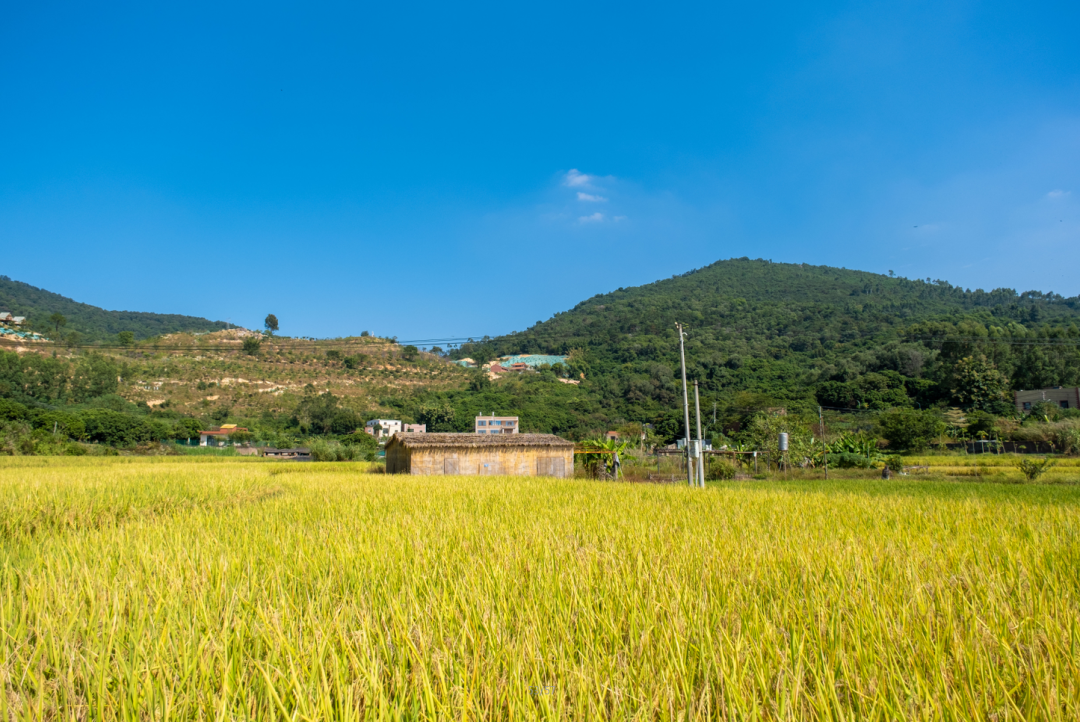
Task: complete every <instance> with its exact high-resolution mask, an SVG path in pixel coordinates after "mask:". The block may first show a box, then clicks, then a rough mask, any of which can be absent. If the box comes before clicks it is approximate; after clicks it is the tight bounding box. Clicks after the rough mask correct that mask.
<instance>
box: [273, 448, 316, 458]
mask: <svg viewBox="0 0 1080 722" xmlns="http://www.w3.org/2000/svg"><path fill="white" fill-rule="evenodd" d="M262 455H263V456H264V457H266V458H267V459H278V460H281V461H311V449H307V448H300V447H297V448H295V449H262Z"/></svg>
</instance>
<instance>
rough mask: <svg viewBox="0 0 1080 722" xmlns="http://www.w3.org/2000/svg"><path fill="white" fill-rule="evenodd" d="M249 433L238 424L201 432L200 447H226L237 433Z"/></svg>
mask: <svg viewBox="0 0 1080 722" xmlns="http://www.w3.org/2000/svg"><path fill="white" fill-rule="evenodd" d="M238 432H243V433H247V432H248V430H247V429H245V428H244V427H243V426H237V425H236V424H222V425H221V426H219V427H217V428H216V429H210V430H208V431H200V432H199V446H224V445H225V444H226V442H228V441H229V437H230V436H232V435H233V434H235V433H238Z"/></svg>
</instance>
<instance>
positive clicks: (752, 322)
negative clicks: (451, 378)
mask: <svg viewBox="0 0 1080 722" xmlns="http://www.w3.org/2000/svg"><path fill="white" fill-rule="evenodd" d="M676 322H681V323H683V324H684V325H685V327H686V329H687V339H686V362H687V373H688V375H689V377H690V378H691V379H697V380H699V381H700V382H701V385H702V392H703V394H704V399H703V404H704V405H705V406H706V408H708V409H709V410H710V411H711V409H712V406H713V403H714V402H716V403H717V404H718V405H719V407H720V408H721V409H723V408H728V409H735V408H741V407H747V406H753V407H758V408H760V407H767V406H779V405H783V406H787V407H789V408H790V407H795V408H806V409H809V408H812V407H813V406H816V405H817V404H819V403H820V404H822V405H825V406H832V407H841V408H887V407H892V406H905V405H916V404H917V405H919V406H922V407H923V408H925V407H926V406H928V405H959V406H966V407H969V408H971V407H980V406H981V407H985V408H990V406H991V405H992V403H993V404H996V408H997V409H998V410H999V411H1000V412H1004V411H1005V410H1007V407H1008V404H1007V403H1006V399H1007V394H1005V393H1002V392H1003V391H1007V389H1008V388H1009V387H1011V388H1038V387H1043V386H1055V385H1073V384H1077V383H1080V354H1078V352H1077V345H1076V344H1077V342H1080V330H1078V328H1077V326H1078V324H1080V298H1063V297H1061V296H1059V295H1056V294H1052V293H1050V294H1044V293H1041V292H1037V291H1028V292H1026V293H1022V294H1018V293H1017V292H1016V291H1013V290H1011V289H996V290H993V291H989V292H988V291H983V290H981V289H980V290H975V291H971V290H965V289H963V288H959V287H956V286H952V285H950V284H949V283H947V282H945V281H941V280H930V279H925V280H921V279H920V280H910V279H905V278H894V277H890V276H884V275H879V274H874V273H866V272H861V271H851V270H847V269H842V268H830V267H827V266H810V265H805V264H781V263H772V262H770V261H764V260H750V259H747V258H741V259H732V260H727V261H719V262H717V263H714V264H712V265H710V266H708V267H705V268H702V269H698V270H695V271H691V272H689V273H686V274H683V275H681V276H675V277H672V278H670V279H666V280H663V281H657V282H655V283H651V284H648V285H645V286H639V287H635V288H620V289H618V290H617V291H614V292H612V293H607V294H603V295H599V296H595V297H593V298H590V299H588V300H586V301H583V302H582V303H580V304H578V305H577V306H576V307H574V308H573V309H571V310H569V311H566V312H564V313H559V314H556V315H555V316H554V317H553V318H551V319H550V320H548V321H545V322H542V323H539V324H537V325H535V326H533V327H532V328H530V329H528V330H526V331H522V332H519V333H514V334H511V335H508V336H503V337H498V338H493V339H483V340H482V341H480V342H477V343H473V344H466V345H464V346H462V347H461V348H459V349H456V350H455V351H454V354H453V355H454V356H455V357H464V356H470V357H472V358H474V359H477V360H485V359H489V358H492V357H494V356H496V355H503V354H510V353H559V354H569V355H570V357H571V359H570V362H569V366H570V368H568V369H566V370H561V369H557V370H556V371H557V372H559V371H562V372H563V373H564V374H565V375H572V376H573V377H574V378H579V377H580V376H581V375H582V374H584V378H585V381H583V382H582V384H581V386H580V389H581V392H582V394H583V395H584V396H586V397H587V399H585V398H583V399H582V402H583V403H586V405H588V406H590V407H594V410H593V411H592V412H591V416H593V417H594V418H598V416H602V417H603V418H604V420H605V421H606V423H608V424H615V423H618V422H620V421H643V422H644V421H653V420H656V419H657V418H661V417H665V415H668V414H672V413H674V414H676V415H677V414H678V412H677V408H678V406H679V405H680V404H681V392H680V389H679V385H678V383H677V378H678V376H677V374H678V362H679V359H678V353H679V344H678V335H677V332H676V330H675V323H676ZM964 359H967V361H964ZM965 374H966V375H967V376H965ZM969 377H970V378H969ZM987 378H989V379H990V382H988V383H990V386H993V387H994V388H993V389H991V390H990V391H989V392H979V391H978V390H977V389H976V390H975V391H973V390H972V389H971V388H968V386H971V385H972V384H974V385H975V386H978V384H980V383H984V382H985V381H986V379H987ZM965 379H966V380H965ZM973 379H974V380H973ZM998 387H1001V388H998ZM973 393H974V394H975V395H974V396H972V394H973ZM980 393H981V394H982V395H981V396H980V395H979V394H980ZM600 410H602V414H598V411H600Z"/></svg>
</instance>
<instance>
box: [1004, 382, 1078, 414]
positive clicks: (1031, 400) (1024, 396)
mask: <svg viewBox="0 0 1080 722" xmlns="http://www.w3.org/2000/svg"><path fill="white" fill-rule="evenodd" d="M1013 401H1014V402H1015V404H1016V411H1017V413H1020V414H1026V413H1029V412H1030V411H1031V407H1032V405H1034V404H1037V403H1040V402H1042V401H1049V402H1050V403H1052V404H1056V405H1057V406H1058V408H1061V409H1080V387H1077V386H1064V387H1063V386H1055V387H1054V388H1052V389H1035V390H1033V391H1014V392H1013Z"/></svg>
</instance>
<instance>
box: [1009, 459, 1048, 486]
mask: <svg viewBox="0 0 1080 722" xmlns="http://www.w3.org/2000/svg"><path fill="white" fill-rule="evenodd" d="M1056 463H1057V462H1055V461H1054V460H1053V459H1050V458H1044V459H1043V460H1042V461H1036V460H1035V459H1020V460H1019V461H1017V462H1016V468H1017V469H1019V470H1020V471H1021V473H1023V475H1024V476H1025V477H1026V478H1027V480H1028V481H1038V479H1039V477H1040V476H1042V475H1043V474H1044V473H1046V471H1047V470H1048V469H1051V468H1053V466H1054V465H1055V464H1056Z"/></svg>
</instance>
